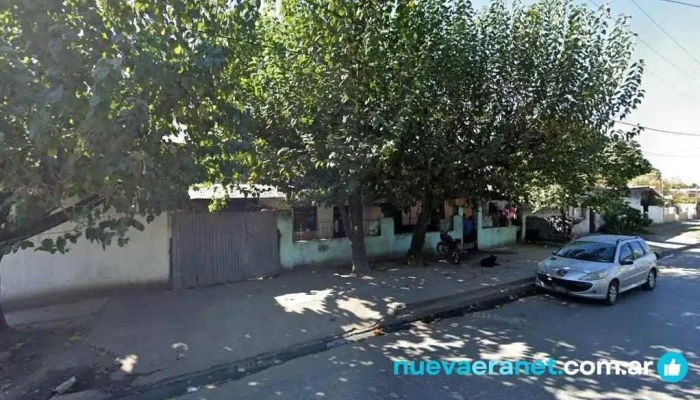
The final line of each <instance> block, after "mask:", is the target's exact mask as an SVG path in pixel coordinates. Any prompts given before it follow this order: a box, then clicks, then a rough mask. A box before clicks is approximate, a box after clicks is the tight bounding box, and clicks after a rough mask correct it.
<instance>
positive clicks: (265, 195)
mask: <svg viewBox="0 0 700 400" xmlns="http://www.w3.org/2000/svg"><path fill="white" fill-rule="evenodd" d="M239 186H240V189H239V188H237V187H233V186H229V187H228V188H227V189H224V187H223V186H222V185H210V186H195V187H192V188H190V190H188V193H189V195H190V199H192V200H210V199H220V198H225V197H227V194H228V198H231V199H245V198H255V197H259V198H262V199H283V198H285V197H286V196H285V195H284V193H281V192H280V191H278V190H277V188H275V187H273V186H261V185H255V186H254V185H247V184H245V185H239ZM227 192H228V193H227ZM246 192H247V193H246Z"/></svg>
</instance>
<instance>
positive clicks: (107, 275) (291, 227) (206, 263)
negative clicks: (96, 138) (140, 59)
mask: <svg viewBox="0 0 700 400" xmlns="http://www.w3.org/2000/svg"><path fill="white" fill-rule="evenodd" d="M215 195H216V194H215V193H214V192H212V189H207V191H205V192H202V191H191V192H190V197H191V204H190V206H189V208H188V209H186V210H182V211H179V212H176V213H170V214H162V215H161V216H159V217H157V218H156V219H155V220H154V221H153V222H151V223H150V224H144V225H145V226H146V229H145V230H144V231H142V232H138V231H130V232H129V238H130V240H129V243H128V244H127V246H125V247H119V246H116V245H112V246H107V247H106V249H103V248H102V247H101V246H100V245H98V244H93V243H90V242H89V241H87V240H84V239H80V240H78V242H77V243H76V244H74V245H72V247H71V248H70V250H69V251H68V252H67V253H66V254H50V253H46V252H37V251H33V250H32V249H27V250H24V251H18V252H16V253H12V254H9V255H6V256H5V257H3V259H2V262H1V263H0V274H2V279H1V280H0V284H1V285H2V288H1V289H2V291H1V292H0V293H1V294H2V299H1V300H2V301H3V304H4V305H5V307H6V308H8V309H11V308H21V307H25V306H33V305H36V304H47V303H52V302H57V301H65V300H66V299H71V298H76V299H77V298H81V297H83V296H85V295H86V294H91V293H96V294H97V293H105V292H109V291H112V290H123V289H124V288H129V287H138V288H142V287H156V288H176V289H179V288H189V287H195V286H204V285H210V284H218V283H226V282H234V281H237V280H244V279H250V278H252V277H255V276H260V275H274V274H277V273H280V272H284V271H285V270H291V269H295V268H300V267H303V266H306V265H342V264H348V263H350V262H351V261H352V251H351V247H350V242H349V240H348V239H347V238H346V237H345V234H344V228H343V224H342V218H340V213H339V210H338V209H337V207H328V206H324V205H313V204H311V205H309V204H306V205H297V204H290V203H289V202H287V201H286V200H285V199H284V198H283V197H282V195H281V194H279V193H277V192H276V191H274V190H270V191H268V192H265V194H261V195H260V196H256V197H250V196H247V195H246V194H245V193H240V192H235V193H229V196H230V200H229V201H228V202H227V204H226V206H225V207H224V211H220V212H213V213H212V212H208V211H207V207H208V204H209V201H210V199H211V198H212V197H213V196H215ZM419 213H420V205H416V206H414V207H412V208H411V209H408V210H395V209H391V208H388V207H386V205H381V204H370V205H367V206H365V209H364V223H363V227H364V231H365V244H366V249H367V253H368V256H369V257H370V258H371V259H383V258H395V257H401V256H403V255H405V254H406V252H407V251H408V249H409V247H410V244H411V237H412V234H413V228H414V226H415V223H416V221H417V218H418V214H419ZM464 218H467V219H468V221H467V223H466V224H465V221H464ZM465 227H466V229H467V230H468V231H469V232H467V233H468V235H464V233H465V231H464V229H465ZM71 228H72V225H71V224H70V223H66V224H63V225H61V226H58V227H56V228H54V229H52V230H51V231H48V232H46V233H44V234H42V235H40V237H37V239H39V240H41V236H50V235H54V234H56V233H58V232H63V231H66V230H70V229H71ZM440 230H444V231H447V232H448V233H449V234H450V235H451V236H452V237H454V238H456V239H458V240H465V241H468V242H471V243H473V244H474V245H476V246H478V247H479V248H480V249H489V248H494V247H501V246H507V245H510V244H514V243H515V242H516V241H517V240H518V237H519V235H520V232H521V227H520V226H519V225H517V221H516V219H515V214H514V209H513V208H512V207H509V206H508V205H507V203H505V202H498V201H496V202H487V203H484V204H482V205H481V206H479V207H474V208H470V207H467V206H466V204H465V201H463V200H461V199H457V200H455V201H452V202H445V203H444V204H443V205H441V206H439V207H436V209H435V210H434V211H433V212H432V215H431V218H430V222H429V226H428V232H427V234H426V240H425V247H424V250H425V251H426V252H434V251H435V248H436V247H437V243H438V242H439V240H440V238H439V235H440ZM470 246H471V245H470Z"/></svg>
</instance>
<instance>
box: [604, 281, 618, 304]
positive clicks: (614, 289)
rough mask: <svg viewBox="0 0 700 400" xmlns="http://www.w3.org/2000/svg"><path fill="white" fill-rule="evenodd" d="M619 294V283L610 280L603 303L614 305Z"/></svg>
mask: <svg viewBox="0 0 700 400" xmlns="http://www.w3.org/2000/svg"><path fill="white" fill-rule="evenodd" d="M619 296H620V284H619V283H618V282H617V281H612V282H610V285H608V293H607V295H606V296H605V304H607V305H609V306H614V305H615V303H617V298H618V297H619Z"/></svg>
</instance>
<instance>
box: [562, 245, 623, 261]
mask: <svg viewBox="0 0 700 400" xmlns="http://www.w3.org/2000/svg"><path fill="white" fill-rule="evenodd" d="M615 247H616V246H615V245H614V244H612V243H600V242H588V241H585V240H577V241H575V242H571V243H569V244H567V245H566V246H564V247H562V248H561V250H559V251H558V252H557V254H556V255H557V256H559V257H564V258H574V259H576V260H585V261H595V262H613V260H614V259H615Z"/></svg>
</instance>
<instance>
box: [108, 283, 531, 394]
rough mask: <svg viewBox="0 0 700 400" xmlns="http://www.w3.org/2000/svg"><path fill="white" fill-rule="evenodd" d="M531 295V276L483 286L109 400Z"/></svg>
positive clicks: (236, 373)
mask: <svg viewBox="0 0 700 400" xmlns="http://www.w3.org/2000/svg"><path fill="white" fill-rule="evenodd" d="M536 292H537V290H536V287H535V283H534V278H530V277H529V278H523V279H519V280H516V281H512V282H507V283H504V284H500V285H496V286H490V287H485V288H481V289H477V290H476V291H472V292H470V293H461V294H456V295H450V296H444V297H439V298H434V299H430V300H427V301H424V302H418V303H411V304H408V305H406V307H404V308H402V309H400V310H398V311H397V312H396V313H395V314H394V315H391V316H388V317H386V318H384V319H382V320H380V321H378V322H377V323H376V324H374V325H373V326H371V327H368V328H365V329H362V330H359V331H353V332H349V333H345V334H342V335H333V336H328V337H325V338H322V339H315V340H311V341H307V342H303V343H300V344H297V345H294V346H291V347H289V348H287V349H284V350H281V351H273V352H268V353H263V354H260V355H258V356H255V357H250V358H247V359H243V360H240V361H235V362H231V363H226V364H222V365H217V366H214V367H211V368H209V369H206V370H204V371H198V372H194V373H190V374H184V375H180V376H176V377H173V378H168V379H165V380H162V381H159V382H156V383H154V384H150V385H145V386H141V387H135V388H132V389H130V390H128V392H124V393H115V394H112V395H111V397H109V399H110V400H113V399H129V400H150V399H163V398H170V397H174V396H181V395H184V394H187V393H191V392H193V391H197V390H198V389H197V388H199V387H201V386H205V385H207V384H215V385H217V386H218V385H221V384H223V383H227V382H231V381H235V380H239V379H242V378H244V377H246V376H248V375H251V374H254V373H258V372H261V371H263V370H265V369H268V368H271V367H274V366H276V365H280V364H283V363H285V362H288V361H291V360H294V359H296V358H300V357H304V356H308V355H311V354H316V353H320V352H324V351H327V350H330V349H333V348H336V347H339V346H342V345H344V344H347V343H353V342H359V341H363V340H366V339H368V338H371V337H374V336H375V335H377V334H382V333H384V332H396V331H400V330H404V329H408V328H410V326H411V323H412V322H415V321H425V322H430V321H434V320H436V319H443V318H450V317H455V316H460V315H464V314H468V313H470V312H475V311H481V310H486V309H490V308H494V307H495V306H497V305H500V304H505V303H508V302H511V301H514V300H516V299H518V298H520V297H525V296H529V295H532V294H535V293H536Z"/></svg>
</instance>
